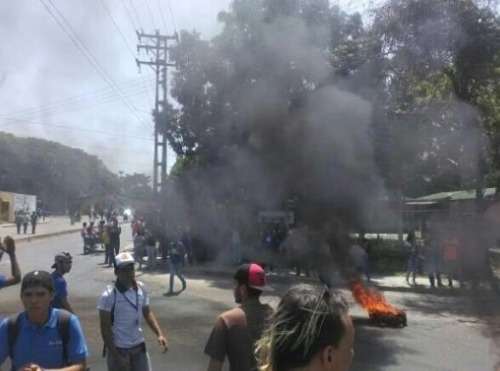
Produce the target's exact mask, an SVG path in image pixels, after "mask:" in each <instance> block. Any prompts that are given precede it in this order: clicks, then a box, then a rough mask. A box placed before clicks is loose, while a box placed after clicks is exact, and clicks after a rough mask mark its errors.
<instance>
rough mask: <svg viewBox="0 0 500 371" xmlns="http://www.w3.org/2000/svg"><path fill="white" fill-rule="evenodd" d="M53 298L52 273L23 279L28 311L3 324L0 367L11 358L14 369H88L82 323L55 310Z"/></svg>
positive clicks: (24, 298)
mask: <svg viewBox="0 0 500 371" xmlns="http://www.w3.org/2000/svg"><path fill="white" fill-rule="evenodd" d="M53 297H54V281H53V279H52V276H51V275H50V273H49V272H45V271H33V272H30V273H27V274H26V275H25V276H24V277H23V281H22V283H21V301H22V302H23V306H24V311H22V312H19V313H17V314H15V315H13V316H11V317H9V318H6V319H4V320H3V321H2V323H1V324H0V366H1V365H2V364H3V363H4V361H5V360H6V358H7V357H9V358H10V360H11V363H12V370H22V371H27V370H28V371H43V370H49V369H50V370H68V371H69V370H71V371H83V370H85V369H86V363H87V361H86V359H87V354H88V350H87V344H86V341H85V337H84V335H83V331H82V327H81V325H80V322H79V320H78V318H77V317H76V316H75V315H74V314H71V313H69V312H67V311H65V310H63V309H56V308H52V307H51V306H50V303H51V301H52V299H53ZM14 326H15V330H14ZM64 329H65V330H64ZM64 334H66V336H65V335H64ZM12 335H13V336H12ZM11 344H12V346H11Z"/></svg>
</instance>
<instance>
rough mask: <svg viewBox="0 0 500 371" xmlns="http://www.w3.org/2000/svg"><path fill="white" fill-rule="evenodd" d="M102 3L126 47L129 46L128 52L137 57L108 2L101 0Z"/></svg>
mask: <svg viewBox="0 0 500 371" xmlns="http://www.w3.org/2000/svg"><path fill="white" fill-rule="evenodd" d="M101 4H102V6H103V7H104V9H105V10H106V13H107V15H108V17H109V18H110V19H111V22H112V23H113V26H114V27H115V30H116V31H117V32H118V34H119V35H120V37H121V39H122V41H123V43H124V44H125V47H126V48H127V50H128V52H129V53H130V55H131V56H132V58H133V59H135V54H134V52H133V51H132V49H131V48H130V46H129V45H128V43H127V40H126V39H125V36H123V32H122V30H120V27H118V24H117V23H116V21H115V19H114V18H113V15H112V14H111V12H110V10H109V8H108V6H107V5H106V3H105V2H104V0H101Z"/></svg>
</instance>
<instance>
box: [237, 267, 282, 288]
mask: <svg viewBox="0 0 500 371" xmlns="http://www.w3.org/2000/svg"><path fill="white" fill-rule="evenodd" d="M234 279H235V280H236V281H238V283H239V284H240V285H241V284H243V285H247V286H248V287H251V288H253V289H256V290H259V291H268V292H269V291H274V289H273V288H272V287H271V286H268V285H267V284H266V272H264V269H262V267H261V266H260V265H258V264H255V263H252V264H242V265H240V267H239V268H238V270H237V271H236V273H235V274H234Z"/></svg>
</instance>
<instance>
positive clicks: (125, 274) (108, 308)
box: [97, 252, 169, 371]
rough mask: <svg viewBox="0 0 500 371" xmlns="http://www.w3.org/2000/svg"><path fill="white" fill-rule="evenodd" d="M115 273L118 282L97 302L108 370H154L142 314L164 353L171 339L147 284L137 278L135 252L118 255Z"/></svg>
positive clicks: (107, 289)
mask: <svg viewBox="0 0 500 371" xmlns="http://www.w3.org/2000/svg"><path fill="white" fill-rule="evenodd" d="M115 275H116V278H117V279H116V282H115V284H114V285H109V286H108V287H107V288H106V290H105V291H104V293H103V294H102V296H101V298H100V299H99V303H98V305H97V308H98V309H99V321H100V325H101V336H102V339H103V341H104V346H105V354H106V356H107V364H108V370H110V371H114V370H126V371H149V370H152V368H151V361H150V359H149V354H148V352H147V350H146V345H145V342H144V336H143V333H142V329H141V326H140V323H141V317H143V318H144V320H145V321H146V323H147V324H148V326H149V328H150V329H151V330H152V331H153V332H154V333H155V335H156V336H157V340H158V344H159V345H160V346H161V347H162V348H163V352H166V351H167V350H168V347H169V346H168V340H167V339H166V338H165V337H164V336H163V333H162V331H161V329H160V326H159V325H158V321H157V320H156V317H155V315H154V313H153V311H152V310H151V309H150V307H149V294H148V292H147V290H146V287H145V286H144V284H143V283H142V282H139V281H136V280H135V271H134V257H133V255H132V254H130V253H128V252H124V253H121V254H118V255H116V257H115Z"/></svg>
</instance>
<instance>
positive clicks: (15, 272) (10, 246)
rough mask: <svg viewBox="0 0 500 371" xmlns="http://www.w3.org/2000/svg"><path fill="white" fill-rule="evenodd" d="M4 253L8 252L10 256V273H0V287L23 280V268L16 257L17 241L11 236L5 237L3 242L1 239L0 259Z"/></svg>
mask: <svg viewBox="0 0 500 371" xmlns="http://www.w3.org/2000/svg"><path fill="white" fill-rule="evenodd" d="M3 254H7V255H8V256H9V258H10V275H8V276H6V275H3V274H1V273H0V289H1V288H3V287H7V286H13V285H16V284H18V283H19V282H21V269H20V268H19V263H18V262H17V257H16V243H15V242H14V239H13V238H12V237H10V236H7V237H5V238H4V239H3V242H2V241H1V239H0V260H2V257H3Z"/></svg>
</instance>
